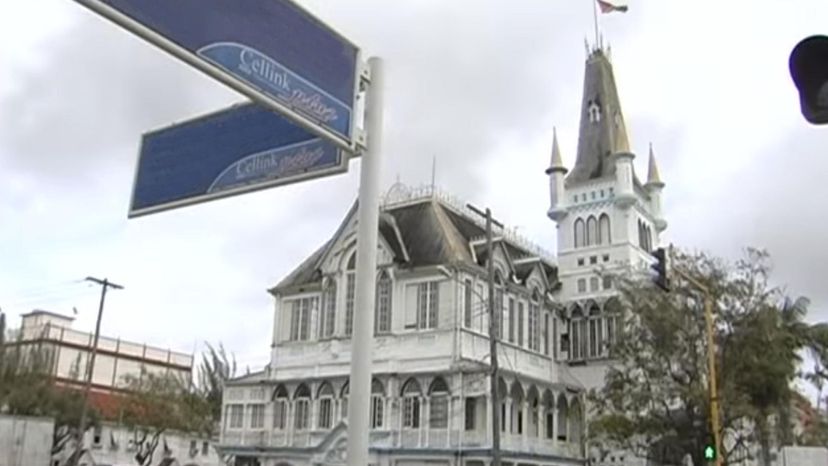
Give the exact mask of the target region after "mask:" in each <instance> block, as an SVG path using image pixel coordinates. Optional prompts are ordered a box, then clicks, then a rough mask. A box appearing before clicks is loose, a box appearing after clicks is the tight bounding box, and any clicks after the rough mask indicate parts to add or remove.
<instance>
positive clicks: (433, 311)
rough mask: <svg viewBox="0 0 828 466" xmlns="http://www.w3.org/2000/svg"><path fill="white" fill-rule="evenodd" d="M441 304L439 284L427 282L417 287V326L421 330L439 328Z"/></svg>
mask: <svg viewBox="0 0 828 466" xmlns="http://www.w3.org/2000/svg"><path fill="white" fill-rule="evenodd" d="M439 303H440V283H439V282H427V283H420V284H419V285H417V326H418V327H419V328H420V329H431V328H437V317H438V307H439Z"/></svg>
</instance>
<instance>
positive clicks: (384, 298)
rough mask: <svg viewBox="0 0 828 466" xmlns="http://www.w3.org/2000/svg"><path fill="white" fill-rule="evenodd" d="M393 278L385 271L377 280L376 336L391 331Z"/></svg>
mask: <svg viewBox="0 0 828 466" xmlns="http://www.w3.org/2000/svg"><path fill="white" fill-rule="evenodd" d="M391 287H392V283H391V277H390V276H389V275H388V272H387V271H385V270H383V271H382V273H381V274H380V276H379V279H378V280H377V300H376V303H377V304H376V307H377V313H376V316H375V318H374V327H375V328H374V332H375V333H376V334H383V333H389V332H390V331H391V293H392V291H391V290H392V288H391Z"/></svg>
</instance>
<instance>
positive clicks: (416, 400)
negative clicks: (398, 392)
mask: <svg viewBox="0 0 828 466" xmlns="http://www.w3.org/2000/svg"><path fill="white" fill-rule="evenodd" d="M420 394H421V392H420V384H419V383H417V381H416V380H414V379H409V380H408V381H407V382H406V383H405V385H403V389H402V398H403V428H406V429H419V428H420Z"/></svg>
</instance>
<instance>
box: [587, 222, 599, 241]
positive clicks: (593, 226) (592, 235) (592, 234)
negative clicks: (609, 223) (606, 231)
mask: <svg viewBox="0 0 828 466" xmlns="http://www.w3.org/2000/svg"><path fill="white" fill-rule="evenodd" d="M596 244H598V220H596V219H595V217H589V220H587V240H586V245H587V246H595V245H596Z"/></svg>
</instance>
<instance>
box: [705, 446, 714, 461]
mask: <svg viewBox="0 0 828 466" xmlns="http://www.w3.org/2000/svg"><path fill="white" fill-rule="evenodd" d="M704 459H706V460H714V459H716V449H715V448H713V445H707V446H706V447H704Z"/></svg>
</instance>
